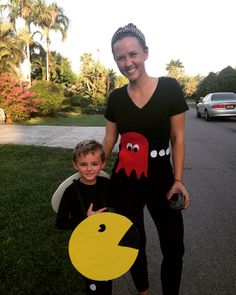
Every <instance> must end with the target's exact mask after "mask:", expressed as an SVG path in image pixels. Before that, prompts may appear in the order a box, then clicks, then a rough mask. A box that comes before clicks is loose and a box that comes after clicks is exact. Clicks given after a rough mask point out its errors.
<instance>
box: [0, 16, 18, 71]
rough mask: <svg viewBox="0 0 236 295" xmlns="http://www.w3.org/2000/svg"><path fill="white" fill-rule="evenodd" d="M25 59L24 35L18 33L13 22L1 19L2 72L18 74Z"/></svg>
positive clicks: (0, 50)
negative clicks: (5, 21)
mask: <svg viewBox="0 0 236 295" xmlns="http://www.w3.org/2000/svg"><path fill="white" fill-rule="evenodd" d="M23 59H24V54H23V38H22V35H17V34H16V32H15V30H14V26H13V24H11V23H4V22H3V21H2V20H0V72H1V73H2V72H12V73H14V74H18V68H19V64H20V62H21V61H22V60H23Z"/></svg>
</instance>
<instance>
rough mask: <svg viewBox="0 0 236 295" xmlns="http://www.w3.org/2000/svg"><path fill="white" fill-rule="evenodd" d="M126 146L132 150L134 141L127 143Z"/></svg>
mask: <svg viewBox="0 0 236 295" xmlns="http://www.w3.org/2000/svg"><path fill="white" fill-rule="evenodd" d="M126 148H127V150H128V151H131V150H132V148H133V145H132V143H127V145H126Z"/></svg>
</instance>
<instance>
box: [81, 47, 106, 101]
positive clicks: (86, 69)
mask: <svg viewBox="0 0 236 295" xmlns="http://www.w3.org/2000/svg"><path fill="white" fill-rule="evenodd" d="M80 61H81V68H80V70H81V74H80V75H79V77H78V81H77V84H78V88H77V91H78V93H79V94H80V95H81V96H83V97H85V98H86V99H88V100H89V103H90V104H92V105H94V106H98V105H103V104H104V102H105V98H106V96H107V93H108V81H110V80H109V70H107V68H105V67H104V66H103V65H102V64H100V63H99V62H96V61H94V60H93V58H92V54H91V53H84V55H82V56H81V59H80Z"/></svg>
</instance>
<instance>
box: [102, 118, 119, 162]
mask: <svg viewBox="0 0 236 295" xmlns="http://www.w3.org/2000/svg"><path fill="white" fill-rule="evenodd" d="M117 139H118V130H117V125H116V123H114V122H111V121H107V124H106V132H105V137H104V139H103V149H104V152H105V155H106V159H107V158H108V157H109V156H110V154H111V152H112V150H113V148H114V146H115V144H116V142H117Z"/></svg>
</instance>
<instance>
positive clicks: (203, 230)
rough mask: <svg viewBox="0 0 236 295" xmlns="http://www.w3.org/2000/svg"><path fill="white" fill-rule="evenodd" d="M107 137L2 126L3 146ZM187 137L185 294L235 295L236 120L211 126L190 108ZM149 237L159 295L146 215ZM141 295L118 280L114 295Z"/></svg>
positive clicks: (155, 289)
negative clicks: (188, 203) (5, 144)
mask: <svg viewBox="0 0 236 295" xmlns="http://www.w3.org/2000/svg"><path fill="white" fill-rule="evenodd" d="M91 132H92V133H91ZM103 134H104V128H102V127H98V128H91V127H88V128H81V127H52V126H51V127H45V126H28V127H27V126H25V127H23V126H17V125H16V126H7V125H0V143H15V144H36V145H44V146H51V147H53V146H63V147H70V148H72V147H73V146H74V144H75V142H77V141H79V140H81V139H83V138H87V137H91V136H95V137H96V138H97V139H99V140H101V139H102V138H101V137H102V136H103ZM186 135H187V136H186V148H187V151H186V165H185V166H186V168H185V183H186V185H187V188H188V190H189V192H190V196H191V205H190V207H189V209H188V210H187V211H185V212H184V223H185V246H186V252H185V258H184V269H183V278H182V285H181V291H180V295H235V294H236V214H235V213H236V120H235V119H227V120H226V119H225V120H214V121H211V122H206V121H204V120H203V119H197V118H196V117H195V112H194V110H193V109H191V110H189V111H188V112H187V118H186ZM74 141H75V142H74ZM146 232H147V254H148V262H149V275H150V291H151V295H159V294H162V293H161V286H160V275H159V272H160V262H161V253H160V248H159V241H158V237H157V234H156V231H155V228H154V226H153V223H152V220H151V219H150V217H149V215H148V213H147V212H146ZM173 247H174V245H173ZM136 294H137V292H136V291H135V288H134V285H133V283H132V281H131V279H130V274H129V273H127V274H125V275H124V276H122V277H121V278H119V279H117V280H115V281H114V292H113V295H136Z"/></svg>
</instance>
